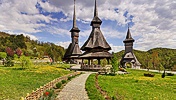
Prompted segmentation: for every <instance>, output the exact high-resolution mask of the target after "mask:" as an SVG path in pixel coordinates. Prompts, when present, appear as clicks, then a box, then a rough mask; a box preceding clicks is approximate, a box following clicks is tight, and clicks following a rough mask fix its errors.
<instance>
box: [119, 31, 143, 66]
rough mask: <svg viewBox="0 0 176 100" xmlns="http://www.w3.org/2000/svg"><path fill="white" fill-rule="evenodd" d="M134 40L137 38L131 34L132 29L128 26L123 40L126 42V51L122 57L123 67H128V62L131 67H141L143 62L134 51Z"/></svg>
mask: <svg viewBox="0 0 176 100" xmlns="http://www.w3.org/2000/svg"><path fill="white" fill-rule="evenodd" d="M134 41H135V40H134V39H133V38H132V36H131V33H130V29H129V28H128V31H127V35H126V39H125V40H124V41H123V43H124V44H125V53H124V55H123V57H122V59H121V65H122V67H126V66H127V64H129V65H130V67H131V68H135V69H140V66H141V64H140V62H139V61H138V59H137V58H136V56H135V54H134V53H133V42H134Z"/></svg>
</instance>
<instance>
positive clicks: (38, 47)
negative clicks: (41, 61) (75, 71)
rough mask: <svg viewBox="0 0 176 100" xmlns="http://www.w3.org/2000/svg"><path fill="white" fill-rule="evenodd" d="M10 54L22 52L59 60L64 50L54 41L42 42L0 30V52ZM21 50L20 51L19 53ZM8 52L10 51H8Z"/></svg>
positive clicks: (36, 56)
mask: <svg viewBox="0 0 176 100" xmlns="http://www.w3.org/2000/svg"><path fill="white" fill-rule="evenodd" d="M10 51H12V52H11V53H12V55H14V54H17V55H18V56H20V55H21V54H24V55H26V56H29V57H31V58H42V57H44V56H49V57H51V58H52V59H53V60H54V61H58V60H59V61H61V60H62V57H63V55H64V53H65V50H64V48H63V47H61V46H57V45H55V44H54V43H49V42H48V43H44V42H40V41H37V40H31V39H30V37H25V36H23V35H22V34H21V35H9V34H7V33H4V32H0V52H6V53H7V52H10ZM20 52H21V53H20ZM9 54H10V53H9Z"/></svg>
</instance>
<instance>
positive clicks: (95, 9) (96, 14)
mask: <svg viewBox="0 0 176 100" xmlns="http://www.w3.org/2000/svg"><path fill="white" fill-rule="evenodd" d="M95 16H97V17H98V10H97V0H95V8H94V17H95Z"/></svg>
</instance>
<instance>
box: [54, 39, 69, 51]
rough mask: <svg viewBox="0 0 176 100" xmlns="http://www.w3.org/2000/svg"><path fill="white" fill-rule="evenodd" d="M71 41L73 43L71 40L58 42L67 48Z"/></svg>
mask: <svg viewBox="0 0 176 100" xmlns="http://www.w3.org/2000/svg"><path fill="white" fill-rule="evenodd" d="M70 43H71V41H66V42H58V43H56V44H57V45H59V46H62V47H64V48H65V49H67V48H68V46H69V44H70Z"/></svg>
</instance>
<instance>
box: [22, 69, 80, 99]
mask: <svg viewBox="0 0 176 100" xmlns="http://www.w3.org/2000/svg"><path fill="white" fill-rule="evenodd" d="M78 74H80V73H79V72H75V73H72V74H69V75H65V76H63V77H60V78H57V79H54V80H53V81H51V82H49V83H47V84H45V85H44V86H41V87H40V88H37V90H36V91H33V92H32V93H31V94H27V96H26V97H25V98H24V100H38V99H39V98H40V97H41V96H42V95H43V93H44V92H45V91H46V90H49V89H51V88H53V87H54V86H55V85H56V84H57V83H58V82H61V81H62V80H67V79H68V77H69V76H76V75H78Z"/></svg>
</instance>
